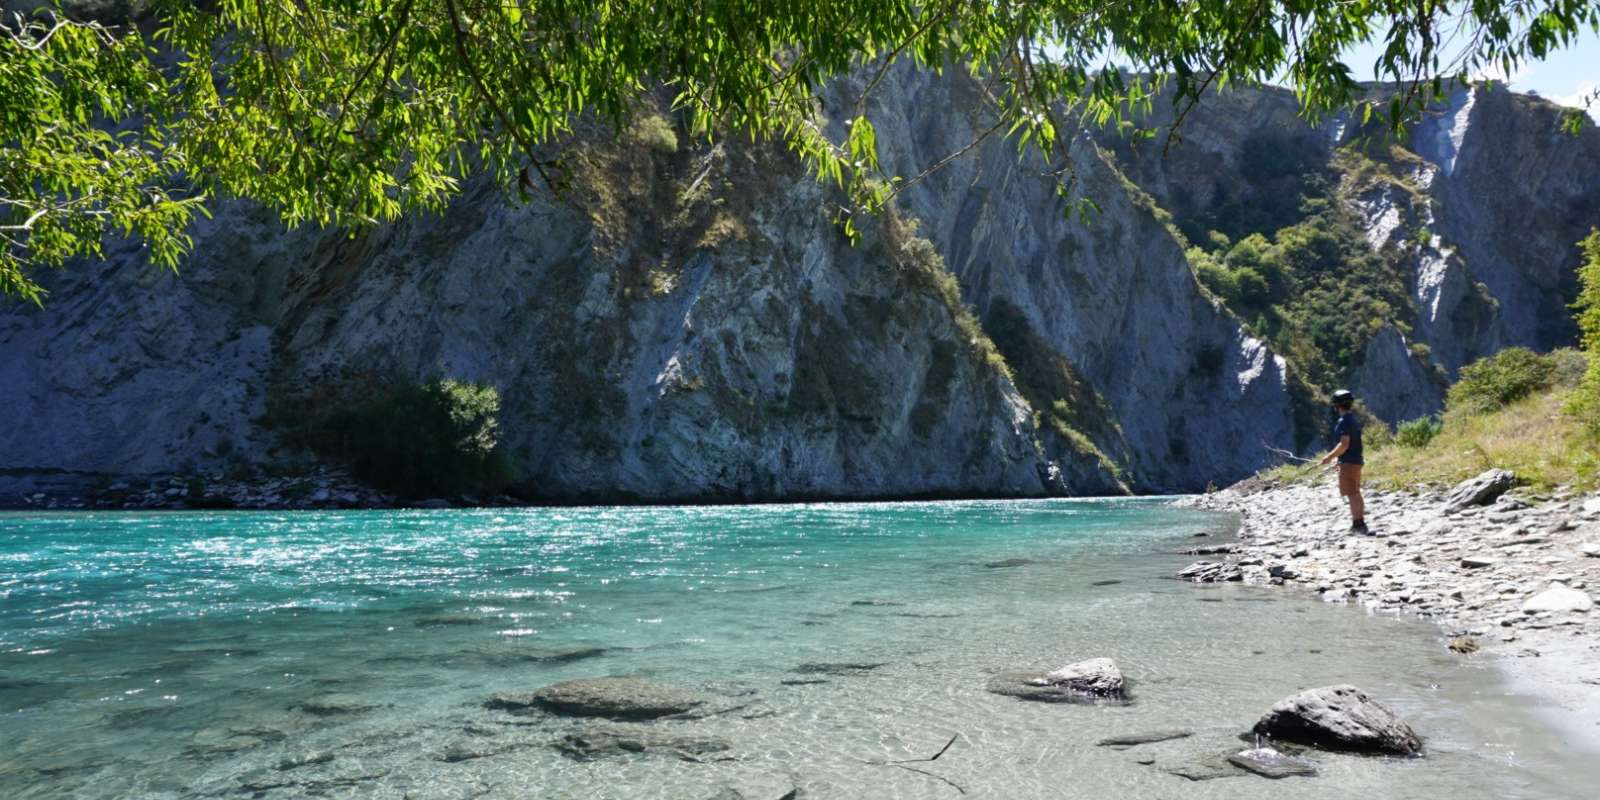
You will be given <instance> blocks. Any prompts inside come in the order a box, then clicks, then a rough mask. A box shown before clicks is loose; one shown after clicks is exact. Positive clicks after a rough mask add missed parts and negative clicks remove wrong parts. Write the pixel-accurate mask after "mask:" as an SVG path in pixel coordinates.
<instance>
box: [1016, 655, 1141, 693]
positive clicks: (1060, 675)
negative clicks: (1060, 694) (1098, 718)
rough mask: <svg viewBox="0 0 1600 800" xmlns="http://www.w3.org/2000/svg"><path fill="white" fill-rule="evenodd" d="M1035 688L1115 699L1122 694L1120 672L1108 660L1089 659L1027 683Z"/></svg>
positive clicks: (1113, 662)
mask: <svg viewBox="0 0 1600 800" xmlns="http://www.w3.org/2000/svg"><path fill="white" fill-rule="evenodd" d="M1029 682H1030V683H1033V684H1034V685H1036V686H1059V687H1062V688H1065V689H1070V690H1072V691H1075V692H1082V693H1084V694H1092V695H1098V696H1102V697H1116V696H1120V695H1121V694H1122V687H1123V680H1122V670H1120V669H1118V668H1117V662H1115V661H1112V660H1111V659H1109V658H1091V659H1089V660H1087V661H1079V662H1077V663H1075V664H1068V665H1066V666H1064V667H1062V668H1060V669H1057V670H1054V671H1051V672H1047V673H1045V674H1044V675H1042V676H1040V677H1038V678H1035V679H1033V680H1032V681H1029Z"/></svg>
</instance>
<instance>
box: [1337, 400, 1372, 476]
mask: <svg viewBox="0 0 1600 800" xmlns="http://www.w3.org/2000/svg"><path fill="white" fill-rule="evenodd" d="M1345 436H1349V437H1350V447H1349V448H1348V449H1347V450H1345V451H1344V453H1343V454H1341V455H1340V456H1339V463H1340V464H1364V463H1366V462H1364V461H1362V460H1361V420H1359V419H1357V418H1356V415H1355V412H1353V411H1347V412H1345V413H1344V415H1343V416H1341V417H1339V421H1338V422H1336V423H1334V426H1333V446H1334V447H1338V446H1339V440H1340V439H1341V438H1343V437H1345Z"/></svg>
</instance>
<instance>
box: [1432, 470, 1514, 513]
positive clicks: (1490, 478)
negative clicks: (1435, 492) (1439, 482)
mask: <svg viewBox="0 0 1600 800" xmlns="http://www.w3.org/2000/svg"><path fill="white" fill-rule="evenodd" d="M1515 485H1517V476H1516V473H1513V472H1511V471H1510V470H1504V469H1491V470H1489V471H1487V472H1484V473H1482V474H1480V475H1478V476H1477V477H1475V478H1468V479H1467V480H1464V481H1462V482H1460V483H1458V484H1456V488H1454V489H1451V490H1450V494H1449V495H1448V496H1446V497H1445V499H1444V512H1445V513H1446V514H1452V513H1455V512H1457V511H1461V510H1463V509H1467V508H1471V507H1473V506H1483V505H1488V504H1490V503H1493V502H1494V501H1495V500H1496V499H1497V498H1499V497H1500V495H1503V494H1505V493H1506V492H1507V491H1509V490H1510V489H1511V487H1513V486H1515Z"/></svg>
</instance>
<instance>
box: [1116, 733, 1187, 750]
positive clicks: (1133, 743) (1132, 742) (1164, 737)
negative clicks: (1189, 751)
mask: <svg viewBox="0 0 1600 800" xmlns="http://www.w3.org/2000/svg"><path fill="white" fill-rule="evenodd" d="M1193 735H1194V731H1180V730H1172V731H1152V732H1150V733H1134V734H1129V735H1127V736H1109V737H1107V738H1104V739H1101V740H1100V741H1098V742H1095V744H1096V745H1097V746H1099V747H1117V748H1123V747H1137V746H1138V745H1141V744H1155V743H1156V742H1170V741H1172V740H1173V739H1186V738H1188V737H1190V736H1193Z"/></svg>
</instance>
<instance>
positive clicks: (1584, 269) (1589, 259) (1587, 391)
mask: <svg viewBox="0 0 1600 800" xmlns="http://www.w3.org/2000/svg"><path fill="white" fill-rule="evenodd" d="M1578 247H1580V248H1582V250H1583V266H1581V267H1579V268H1578V287H1579V288H1578V299H1577V301H1576V302H1574V303H1573V304H1572V309H1573V311H1575V312H1577V313H1576V317H1577V321H1578V330H1579V336H1580V337H1581V339H1580V341H1579V345H1580V346H1581V347H1582V349H1583V352H1584V354H1585V355H1587V356H1588V357H1589V361H1588V368H1587V369H1586V370H1585V371H1584V374H1583V378H1582V379H1581V380H1580V381H1579V382H1578V386H1577V388H1575V389H1573V391H1572V395H1571V396H1570V397H1569V398H1568V399H1567V412H1568V413H1570V414H1572V415H1573V416H1575V417H1577V418H1578V419H1580V420H1581V421H1582V422H1583V424H1584V427H1586V428H1588V429H1589V432H1590V433H1594V434H1600V230H1591V231H1589V235H1588V236H1586V237H1584V239H1583V241H1581V242H1579V243H1578Z"/></svg>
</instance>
